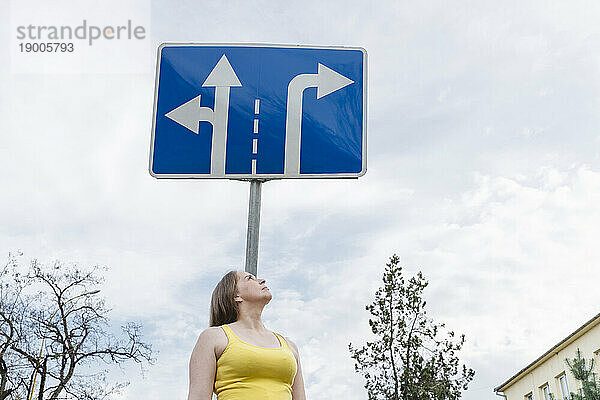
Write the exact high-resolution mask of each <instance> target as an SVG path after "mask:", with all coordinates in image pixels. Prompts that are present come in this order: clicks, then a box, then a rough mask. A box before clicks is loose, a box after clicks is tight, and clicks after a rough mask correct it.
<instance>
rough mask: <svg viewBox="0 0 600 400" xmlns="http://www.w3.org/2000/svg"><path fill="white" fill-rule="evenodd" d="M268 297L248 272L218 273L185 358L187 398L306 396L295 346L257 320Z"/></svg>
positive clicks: (300, 399) (289, 399)
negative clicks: (206, 313)
mask: <svg viewBox="0 0 600 400" xmlns="http://www.w3.org/2000/svg"><path fill="white" fill-rule="evenodd" d="M272 297H273V296H272V295H271V292H270V291H269V288H268V287H267V286H266V285H265V280H264V279H257V278H256V277H255V276H254V275H252V274H250V273H248V272H242V271H229V272H228V273H227V274H225V276H223V278H222V279H221V281H220V282H219V283H218V284H217V286H216V287H215V289H214V290H213V293H212V298H211V303H210V327H209V328H207V329H205V330H204V331H202V333H200V337H199V338H198V341H197V342H196V346H195V347H194V350H193V351H192V356H191V358H190V387H189V393H188V400H211V399H212V394H213V392H214V393H215V394H216V395H217V400H306V395H305V393H304V381H303V379H302V369H301V366H300V357H299V355H298V348H297V347H296V345H295V344H294V342H292V341H291V340H290V339H289V338H287V337H285V338H284V337H282V336H281V335H279V334H277V333H275V332H272V331H270V330H268V329H267V328H265V326H264V325H263V322H262V318H261V316H262V311H263V308H264V307H265V306H266V305H267V304H268V303H269V301H271V298H272Z"/></svg>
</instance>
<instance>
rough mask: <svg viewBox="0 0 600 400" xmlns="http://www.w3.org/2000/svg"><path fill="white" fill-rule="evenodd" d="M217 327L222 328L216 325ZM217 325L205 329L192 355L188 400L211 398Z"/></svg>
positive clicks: (214, 369) (207, 399)
mask: <svg viewBox="0 0 600 400" xmlns="http://www.w3.org/2000/svg"><path fill="white" fill-rule="evenodd" d="M216 329H220V328H218V327H216ZM216 333H217V332H216V331H215V327H211V328H208V329H205V330H204V331H202V333H201V334H200V337H198V341H197V342H196V346H194V350H193V351H192V356H191V357H190V388H189V392H188V400H211V399H212V393H213V386H214V384H215V371H216V368H217V360H216V357H215V337H216V336H215V335H216Z"/></svg>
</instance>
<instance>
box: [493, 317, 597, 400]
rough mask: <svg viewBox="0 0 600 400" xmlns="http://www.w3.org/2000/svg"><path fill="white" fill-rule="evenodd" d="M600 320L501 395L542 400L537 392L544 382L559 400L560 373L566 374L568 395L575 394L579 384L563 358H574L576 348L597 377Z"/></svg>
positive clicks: (560, 397) (540, 394) (510, 398)
mask: <svg viewBox="0 0 600 400" xmlns="http://www.w3.org/2000/svg"><path fill="white" fill-rule="evenodd" d="M599 322H600V321H595V323H596V326H594V327H593V328H591V329H590V330H589V331H587V332H586V333H584V334H583V335H582V336H581V337H579V338H577V339H575V340H574V341H573V342H572V343H570V344H569V345H568V346H566V347H565V348H563V349H562V350H559V352H558V353H555V354H553V355H552V356H551V357H550V358H548V359H547V360H546V361H544V362H543V363H542V364H540V365H538V366H537V367H535V368H533V369H532V370H530V371H529V372H528V373H527V374H526V375H524V376H523V377H522V378H521V379H519V380H518V381H517V382H515V383H513V384H512V385H511V386H509V387H508V388H507V389H506V390H505V391H504V394H505V395H506V398H507V400H525V399H526V397H525V396H526V395H527V394H529V393H533V398H534V399H535V400H545V399H544V397H543V394H542V391H541V387H542V386H543V385H545V384H546V383H548V386H549V388H550V392H551V393H552V394H554V398H555V399H556V400H563V396H562V394H561V391H560V386H559V382H558V377H559V376H560V375H561V374H562V373H566V376H567V382H568V385H569V392H574V393H578V389H579V388H580V385H579V383H578V382H577V381H576V380H575V378H573V375H572V374H571V372H570V371H569V366H568V365H567V364H566V363H565V359H566V358H568V359H572V358H573V357H575V353H576V352H577V349H578V348H579V350H581V355H582V357H584V358H585V359H586V360H589V359H590V358H593V359H594V363H595V367H594V368H595V370H596V373H598V374H600V367H599V364H600V359H599V358H598V353H599V351H600V323H599Z"/></svg>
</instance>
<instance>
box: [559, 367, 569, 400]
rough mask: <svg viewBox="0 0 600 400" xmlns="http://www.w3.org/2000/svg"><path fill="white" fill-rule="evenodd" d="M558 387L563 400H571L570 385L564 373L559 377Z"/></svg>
mask: <svg viewBox="0 0 600 400" xmlns="http://www.w3.org/2000/svg"><path fill="white" fill-rule="evenodd" d="M558 386H559V387H560V394H561V396H562V398H563V400H569V398H570V393H569V384H568V383H567V375H565V374H564V373H563V374H562V375H561V376H559V377H558Z"/></svg>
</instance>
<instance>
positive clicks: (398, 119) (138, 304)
mask: <svg viewBox="0 0 600 400" xmlns="http://www.w3.org/2000/svg"><path fill="white" fill-rule="evenodd" d="M42 4H43V6H42ZM74 4H75V3H74V2H67V1H46V2H43V3H42V2H41V0H40V1H26V0H25V1H21V0H20V1H14V2H9V1H7V0H0V38H1V39H2V40H0V52H1V54H2V55H3V56H2V60H4V62H2V63H0V76H2V79H0V178H1V180H2V183H3V190H2V195H1V196H0V210H1V211H0V255H2V257H6V255H7V254H8V252H9V251H14V250H17V249H20V250H22V251H23V252H24V254H25V257H26V258H38V259H40V260H43V261H50V260H54V259H62V260H65V261H74V262H78V263H80V264H82V265H93V264H101V265H106V266H108V267H110V272H109V273H108V275H107V283H106V285H105V286H104V287H103V289H102V294H103V295H104V296H105V297H106V299H107V302H108V303H109V304H111V305H112V307H113V313H112V317H113V321H114V322H115V324H118V323H121V322H124V321H129V320H135V321H139V322H141V323H142V324H143V325H144V328H145V334H146V338H147V340H148V341H150V342H152V343H153V345H154V348H155V349H156V350H158V352H159V353H158V354H157V362H156V364H155V365H154V366H152V367H150V368H149V370H148V372H147V374H146V376H145V378H141V377H139V376H138V373H137V371H136V369H135V368H131V369H128V370H127V372H128V373H129V374H128V379H130V380H131V385H130V386H129V387H128V388H127V390H126V391H125V393H124V396H123V398H124V399H139V398H144V399H151V400H152V399H166V398H172V399H175V398H185V396H186V393H187V364H188V359H189V354H190V352H191V349H192V348H193V345H194V343H195V341H196V339H197V336H198V334H199V333H200V332H201V331H202V330H203V329H204V328H206V326H207V324H208V305H209V298H210V293H211V291H212V288H213V287H214V285H215V284H216V283H217V282H218V280H219V279H220V277H221V276H222V274H223V273H224V272H226V271H227V270H229V269H231V268H239V269H243V259H244V248H245V235H246V218H247V201H248V188H249V185H248V184H247V183H243V182H236V181H202V180H196V181H169V180H161V181H159V180H156V179H154V178H152V177H150V175H149V174H148V153H149V143H150V130H151V119H152V104H153V93H154V64H155V54H156V47H157V46H158V44H160V43H161V42H168V41H171V42H173V41H192V42H209V43H219V42H226V43H237V42H251V43H277V44H311V45H347V46H361V47H364V48H366V49H367V51H368V55H369V64H368V68H369V76H368V79H369V85H368V107H369V117H368V166H367V169H368V170H367V173H366V175H365V176H364V177H362V178H360V179H358V180H325V181H311V180H304V181H273V182H267V183H265V184H264V185H263V204H262V206H263V212H262V221H261V241H260V253H259V266H258V271H259V274H258V275H259V276H261V277H263V278H265V279H266V280H267V283H268V285H269V287H270V288H271V291H272V293H273V295H274V298H273V300H272V302H271V303H270V304H269V305H268V306H267V307H266V308H265V311H264V314H263V317H264V321H265V324H266V326H267V327H268V328H270V329H272V330H274V331H277V332H280V333H282V334H285V335H287V336H290V337H291V338H292V339H293V340H294V341H295V342H296V343H297V345H298V346H299V349H300V354H301V357H302V363H303V368H304V375H305V382H306V390H307V394H308V396H307V397H308V399H310V400H319V399H333V398H345V399H348V400H360V399H366V397H367V395H366V392H365V390H364V389H363V387H362V386H363V380H362V378H361V377H360V376H358V375H356V374H355V373H354V370H353V360H352V359H351V358H350V356H349V353H348V350H347V345H348V343H349V342H352V343H354V344H359V343H363V342H364V341H365V340H366V339H367V338H369V329H368V324H367V319H368V315H367V314H366V311H365V310H364V305H365V304H367V303H369V302H370V301H372V299H373V294H374V292H375V290H376V289H377V287H378V286H379V284H380V281H381V274H382V271H383V268H384V264H385V262H386V260H387V259H388V257H389V256H391V255H392V254H394V253H396V254H398V255H399V256H400V258H401V262H402V264H403V265H404V266H405V271H406V273H407V274H409V275H411V274H414V273H416V272H417V271H419V270H421V271H423V273H424V274H425V276H426V277H427V279H429V281H430V286H429V287H428V288H427V290H426V292H425V296H426V298H427V300H428V307H429V312H430V314H431V316H432V317H434V318H435V319H436V320H438V321H444V322H446V323H447V325H448V326H449V327H450V328H451V329H453V330H455V331H457V332H462V333H465V335H466V337H467V343H466V345H465V347H464V351H463V352H462V357H463V360H464V361H465V362H466V363H467V364H468V365H469V366H471V367H473V368H474V369H475V370H476V378H475V380H474V381H473V382H472V384H471V388H470V389H469V390H468V391H467V392H466V393H465V394H464V398H465V399H467V400H480V399H494V398H496V396H494V393H493V391H492V389H493V387H495V386H497V385H499V384H500V383H502V382H503V381H504V380H505V379H506V378H508V377H510V376H511V375H512V374H513V373H515V372H517V371H518V370H519V369H521V368H522V367H524V366H525V365H526V364H528V363H529V362H530V361H532V360H533V359H535V358H536V357H538V356H539V355H541V354H542V353H543V352H545V351H546V350H547V349H548V348H549V347H550V346H552V345H554V344H555V343H557V342H558V341H559V340H561V339H562V338H563V337H565V336H566V335H568V334H569V333H570V332H572V331H573V330H575V329H576V328H577V327H579V326H580V325H581V324H582V323H584V322H585V321H586V320H588V319H589V318H591V317H592V316H594V315H595V314H597V313H598V312H600V291H599V290H597V287H598V280H599V278H600V268H598V267H600V265H599V262H598V260H600V246H598V237H600V208H599V207H598V204H599V202H600V152H599V150H598V149H599V145H600V117H599V115H600V113H599V112H598V111H600V103H599V94H600V79H599V73H600V52H599V51H600V25H598V23H597V21H598V20H599V19H600V6H599V5H598V3H597V2H594V1H589V2H585V1H569V2H567V1H563V2H549V1H503V2H493V1H481V0H478V1H459V2H447V1H427V2H423V1H379V2H376V3H373V2H366V1H343V2H342V1H328V2H324V1H319V0H314V1H313V0H305V1H302V2H297V1H290V2H276V1H228V2H208V1H180V2H176V3H174V2H167V1H158V0H154V1H152V2H146V1H141V0H138V1H133V0H132V1H129V2H127V1H125V2H123V1H119V2H116V1H114V0H110V1H108V0H107V1H103V2H102V3H97V2H88V3H86V2H79V5H78V6H77V7H75V6H74ZM81 4H84V5H85V7H84V6H81ZM83 19H87V21H88V23H94V24H97V25H110V24H115V25H116V24H121V23H123V22H126V21H127V20H128V19H131V20H132V21H133V23H134V24H137V25H143V26H144V27H145V28H146V33H147V37H146V39H144V40H139V41H136V42H135V43H134V42H132V41H121V42H119V43H117V42H116V41H115V42H111V43H106V42H103V43H100V42H99V43H95V44H93V45H92V46H88V45H87V44H86V43H83V42H82V43H79V42H77V45H78V46H79V47H78V49H79V50H80V51H79V52H78V53H76V54H75V55H71V56H70V57H66V56H65V57H62V58H61V57H60V55H58V56H56V55H49V56H52V57H48V58H44V57H43V56H44V55H40V54H37V55H30V56H31V58H27V55H26V54H20V53H19V51H18V45H19V43H21V41H19V40H17V32H16V26H18V25H26V24H29V23H35V24H40V25H61V24H72V25H76V24H80V23H81V21H82V20H83Z"/></svg>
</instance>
